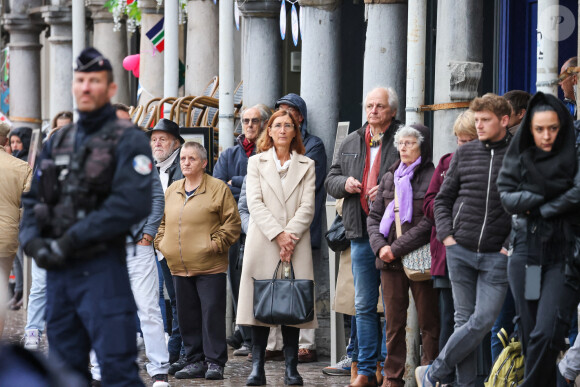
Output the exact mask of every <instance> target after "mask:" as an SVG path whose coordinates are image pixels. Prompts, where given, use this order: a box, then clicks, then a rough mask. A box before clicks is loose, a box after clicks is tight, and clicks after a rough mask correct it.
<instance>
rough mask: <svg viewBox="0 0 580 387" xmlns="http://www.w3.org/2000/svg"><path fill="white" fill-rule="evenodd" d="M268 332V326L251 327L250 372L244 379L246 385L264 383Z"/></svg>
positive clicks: (262, 384) (261, 384)
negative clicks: (246, 378)
mask: <svg viewBox="0 0 580 387" xmlns="http://www.w3.org/2000/svg"><path fill="white" fill-rule="evenodd" d="M269 333H270V328H268V327H259V326H253V327H252V373H251V374H250V376H249V377H248V380H247V381H246V386H264V385H266V371H265V370H264V363H265V362H266V345H267V343H268V334H269Z"/></svg>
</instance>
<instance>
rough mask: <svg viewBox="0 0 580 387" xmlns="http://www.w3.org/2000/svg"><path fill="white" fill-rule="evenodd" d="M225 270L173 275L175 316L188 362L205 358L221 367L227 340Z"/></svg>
mask: <svg viewBox="0 0 580 387" xmlns="http://www.w3.org/2000/svg"><path fill="white" fill-rule="evenodd" d="M226 281H227V279H226V274H225V273H219V274H207V275H197V276H193V277H179V276H174V277H173V282H174V284H175V296H176V299H177V318H178V320H179V330H180V332H181V338H182V339H183V345H184V347H185V355H186V356H187V360H188V362H190V363H195V362H198V361H201V360H205V361H207V362H209V363H215V364H218V365H220V366H222V367H224V366H225V365H226V362H227V361H228V350H227V344H226Z"/></svg>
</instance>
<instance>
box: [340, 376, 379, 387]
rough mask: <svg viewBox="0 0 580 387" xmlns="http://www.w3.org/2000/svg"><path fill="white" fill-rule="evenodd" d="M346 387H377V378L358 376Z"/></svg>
mask: <svg viewBox="0 0 580 387" xmlns="http://www.w3.org/2000/svg"><path fill="white" fill-rule="evenodd" d="M347 387H377V378H376V376H375V375H372V376H366V375H362V374H359V375H358V376H357V377H356V379H355V380H354V382H353V383H351V384H349V385H348V386H347Z"/></svg>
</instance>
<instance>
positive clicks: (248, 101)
mask: <svg viewBox="0 0 580 387" xmlns="http://www.w3.org/2000/svg"><path fill="white" fill-rule="evenodd" d="M240 10H241V12H242V26H241V28H242V79H243V80H244V105H245V106H253V105H255V104H258V103H263V104H266V105H268V106H270V107H274V104H275V103H276V100H277V99H278V98H280V97H281V96H282V40H281V39H280V27H279V15H280V2H279V1H270V0H248V1H245V2H242V3H241V4H240Z"/></svg>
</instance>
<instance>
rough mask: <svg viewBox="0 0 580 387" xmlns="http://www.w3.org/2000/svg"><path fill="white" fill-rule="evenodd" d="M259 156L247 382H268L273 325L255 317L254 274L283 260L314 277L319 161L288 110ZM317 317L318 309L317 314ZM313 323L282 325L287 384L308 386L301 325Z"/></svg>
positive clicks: (253, 188) (241, 317)
mask: <svg viewBox="0 0 580 387" xmlns="http://www.w3.org/2000/svg"><path fill="white" fill-rule="evenodd" d="M258 150H259V152H261V153H259V154H257V155H255V156H252V157H251V158H250V160H249V162H248V176H247V181H246V193H247V201H248V208H249V210H250V227H249V230H248V234H247V237H246V249H245V252H244V261H243V262H244V263H243V267H242V278H241V284H240V294H239V305H238V314H237V324H238V325H250V326H252V373H251V375H250V377H249V378H248V381H247V383H246V385H248V386H261V385H265V384H266V375H265V373H264V356H265V351H266V343H267V340H268V332H269V327H270V326H269V325H267V324H264V323H261V322H259V321H257V320H255V319H254V312H253V307H254V306H253V299H254V284H253V280H252V278H255V279H269V278H272V274H273V273H274V270H275V269H276V265H277V264H278V262H279V261H280V260H282V261H283V262H290V261H292V264H293V266H294V272H295V275H296V278H300V279H314V274H313V269H312V251H311V247H310V223H311V222H312V219H313V217H314V190H315V184H314V182H315V173H314V161H312V160H311V159H309V158H308V157H306V156H304V155H303V154H304V145H303V144H302V139H301V137H300V130H299V126H298V123H297V122H296V121H295V120H294V119H293V118H292V116H291V115H289V114H288V113H287V112H286V111H283V110H280V111H278V112H276V113H274V115H273V116H272V117H271V118H270V121H269V122H268V128H267V130H265V131H264V132H263V134H262V136H261V137H260V139H259V140H258ZM315 316H316V313H315ZM317 325H318V322H317V320H316V317H315V318H314V320H313V321H311V322H309V323H306V324H302V325H299V326H282V335H283V341H284V356H285V358H286V372H285V375H284V383H285V384H287V385H302V383H303V382H302V377H301V376H300V374H299V373H298V370H297V364H298V336H299V332H300V329H299V328H309V329H311V328H316V327H317Z"/></svg>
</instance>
